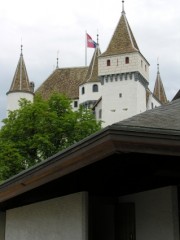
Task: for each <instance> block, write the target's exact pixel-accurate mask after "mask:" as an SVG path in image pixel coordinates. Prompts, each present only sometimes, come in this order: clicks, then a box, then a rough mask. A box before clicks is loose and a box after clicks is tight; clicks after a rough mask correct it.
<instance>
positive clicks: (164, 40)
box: [0, 0, 180, 120]
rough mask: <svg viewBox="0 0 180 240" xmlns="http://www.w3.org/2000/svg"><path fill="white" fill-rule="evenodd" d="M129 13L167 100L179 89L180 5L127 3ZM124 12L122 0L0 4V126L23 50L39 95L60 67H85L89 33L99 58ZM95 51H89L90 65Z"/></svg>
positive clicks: (174, 0)
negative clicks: (7, 93) (40, 89)
mask: <svg viewBox="0 0 180 240" xmlns="http://www.w3.org/2000/svg"><path fill="white" fill-rule="evenodd" d="M124 7H125V12H126V17H127V19H128V22H129V24H130V26H131V29H132V31H133V34H134V36H135V39H136V41H137V44H138V46H139V49H140V51H141V53H142V54H143V55H144V57H145V58H146V59H147V61H148V62H149V63H150V83H149V88H150V90H151V91H153V88H154V83H155V79H156V74H157V59H159V64H160V75H161V79H162V81H163V84H164V88H165V91H166V95H167V98H168V99H169V100H172V98H173V97H174V95H175V94H176V93H177V91H178V90H179V89H180V84H179V81H180V14H179V9H180V0H125V4H124ZM121 11H122V1H121V0H111V1H109V0H108V1H107V0H91V1H89V0H88V1H87V0H76V1H74V0H66V1H59V0H31V1H25V0H6V1H4V0H0V32H1V37H0V120H2V119H3V118H5V117H6V104H7V97H6V92H7V91H8V90H9V88H10V84H11V82H12V79H13V76H14V73H15V69H16V66H17V63H18V60H19V56H20V45H21V43H22V44H23V55H24V60H25V64H26V68H27V71H28V76H29V79H30V81H34V83H35V89H37V88H38V87H39V86H40V85H41V84H42V83H43V82H44V81H45V80H46V79H47V77H48V76H49V75H50V74H51V73H52V71H53V70H54V69H55V67H56V58H57V53H58V52H59V55H58V56H59V67H74V66H83V65H85V32H86V31H87V33H88V34H89V35H90V36H91V37H92V38H93V39H94V40H95V41H96V35H97V32H98V34H99V44H100V49H101V52H104V51H105V50H106V48H107V46H108V44H109V41H110V39H111V37H112V34H113V32H114V30H115V28H116V25H117V23H118V21H119V18H120V16H121ZM93 52H94V49H91V48H88V49H87V56H88V58H87V60H88V61H87V62H88V63H89V62H90V60H91V57H92V54H93Z"/></svg>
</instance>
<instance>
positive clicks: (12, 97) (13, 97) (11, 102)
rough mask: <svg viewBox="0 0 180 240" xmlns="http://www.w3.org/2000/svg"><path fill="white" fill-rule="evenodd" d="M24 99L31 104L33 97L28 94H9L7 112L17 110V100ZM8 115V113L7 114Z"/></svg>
mask: <svg viewBox="0 0 180 240" xmlns="http://www.w3.org/2000/svg"><path fill="white" fill-rule="evenodd" d="M22 98H25V99H27V100H28V101H31V102H33V99H34V95H33V94H32V93H28V92H11V93H9V94H8V95H7V111H8V110H10V111H14V110H16V109H19V100H20V99H22ZM7 114H8V112H7Z"/></svg>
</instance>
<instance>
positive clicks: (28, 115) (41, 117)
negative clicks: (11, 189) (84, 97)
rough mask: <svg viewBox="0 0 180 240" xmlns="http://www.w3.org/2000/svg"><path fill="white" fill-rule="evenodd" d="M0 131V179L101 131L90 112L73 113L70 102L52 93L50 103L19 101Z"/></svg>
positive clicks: (83, 110) (43, 101)
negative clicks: (18, 105) (16, 108)
mask: <svg viewBox="0 0 180 240" xmlns="http://www.w3.org/2000/svg"><path fill="white" fill-rule="evenodd" d="M19 104H20V108H19V109H18V110H15V111H10V112H9V114H8V118H6V119H4V120H3V122H4V125H3V127H2V128H1V130H0V168H1V170H0V178H1V179H5V178H8V177H10V176H12V175H14V174H16V173H18V172H19V171H21V170H23V169H26V168H28V167H30V166H33V165H34V164H36V163H38V162H40V161H42V160H44V159H46V158H48V157H49V156H52V155H53V154H55V153H57V152H58V151H61V150H63V149H65V148H67V147H68V146H70V145H72V144H73V143H76V142H78V141H80V140H81V139H83V138H85V137H87V136H89V135H90V134H92V133H94V132H96V131H98V130H99V129H101V123H100V122H97V121H96V120H95V117H94V115H93V114H92V112H91V111H90V110H86V109H84V108H80V109H79V110H78V111H73V110H72V108H71V101H70V100H68V99H67V98H66V97H65V96H63V95H60V94H57V93H54V94H53V95H52V96H51V97H50V99H49V100H44V99H43V98H41V96H35V99H34V102H33V103H31V102H29V101H27V100H25V99H22V100H21V101H20V103H19Z"/></svg>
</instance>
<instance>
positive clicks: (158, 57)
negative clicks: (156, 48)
mask: <svg viewBox="0 0 180 240" xmlns="http://www.w3.org/2000/svg"><path fill="white" fill-rule="evenodd" d="M157 72H158V73H159V57H158V58H157Z"/></svg>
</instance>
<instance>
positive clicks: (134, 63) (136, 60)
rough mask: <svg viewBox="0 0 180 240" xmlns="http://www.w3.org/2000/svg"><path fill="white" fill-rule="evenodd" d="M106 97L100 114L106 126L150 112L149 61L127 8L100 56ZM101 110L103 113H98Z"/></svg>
mask: <svg viewBox="0 0 180 240" xmlns="http://www.w3.org/2000/svg"><path fill="white" fill-rule="evenodd" d="M98 75H99V78H100V80H101V84H102V86H101V94H102V99H101V100H100V102H99V104H98V105H97V107H96V116H97V115H99V119H101V120H102V121H104V124H103V125H104V126H107V125H110V124H112V123H115V122H118V121H121V120H123V119H126V118H128V117H131V116H134V115H136V114H138V113H141V112H144V111H146V90H147V88H148V81H149V63H148V62H147V60H146V59H145V57H144V56H143V55H142V54H141V52H140V50H139V47H138V45H137V43H136V40H135V38H134V36H133V33H132V31H131V28H130V26H129V23H128V21H127V18H126V14H125V11H124V1H122V14H121V17H120V20H119V22H118V25H117V27H116V29H115V32H114V34H113V36H112V39H111V41H110V43H109V46H108V47H107V50H106V51H105V52H104V53H102V54H101V55H100V56H99V61H98ZM98 112H99V113H98Z"/></svg>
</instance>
